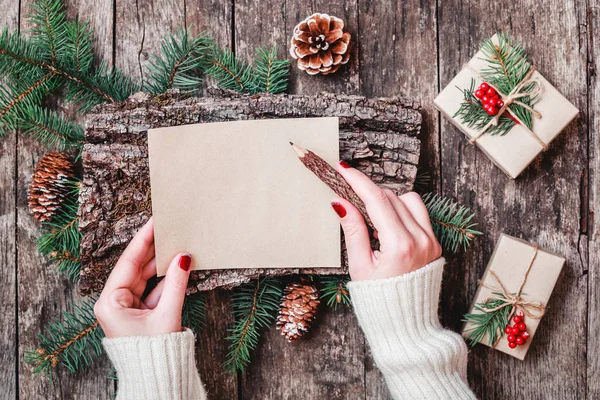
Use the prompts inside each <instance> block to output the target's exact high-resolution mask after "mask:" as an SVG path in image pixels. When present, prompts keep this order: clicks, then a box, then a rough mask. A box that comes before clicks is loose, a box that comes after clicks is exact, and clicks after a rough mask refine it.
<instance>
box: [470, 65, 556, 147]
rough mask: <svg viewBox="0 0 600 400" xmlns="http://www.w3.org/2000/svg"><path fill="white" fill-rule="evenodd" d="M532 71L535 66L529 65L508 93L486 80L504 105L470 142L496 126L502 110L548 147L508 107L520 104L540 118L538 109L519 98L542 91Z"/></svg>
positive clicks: (475, 72)
mask: <svg viewBox="0 0 600 400" xmlns="http://www.w3.org/2000/svg"><path fill="white" fill-rule="evenodd" d="M468 68H469V69H470V70H471V72H473V73H474V74H475V76H477V77H479V78H480V79H481V80H483V78H481V76H480V75H479V73H478V72H477V71H475V70H474V69H473V68H471V67H468ZM534 72H535V67H534V66H533V65H532V66H531V67H529V71H527V74H525V76H524V77H523V79H522V80H521V81H520V82H519V83H518V84H517V85H515V87H514V88H513V90H511V91H510V93H508V94H504V93H502V92H501V91H500V90H499V89H498V88H497V87H495V86H494V85H492V84H490V83H489V82H488V85H489V86H490V87H492V88H494V90H496V93H498V95H499V96H500V98H501V99H502V101H503V102H504V105H503V106H502V107H501V108H500V109H499V110H498V113H497V114H496V115H495V116H494V117H493V118H492V119H491V120H490V122H488V123H487V124H486V125H485V126H484V127H483V128H482V129H481V130H480V131H479V133H478V134H477V135H476V136H473V137H472V138H471V140H470V141H471V143H472V144H475V142H477V140H478V139H479V138H480V137H481V136H483V135H484V134H485V133H486V132H487V131H488V129H490V128H491V127H492V126H498V121H499V120H500V117H501V116H502V115H503V114H504V112H507V113H508V114H509V116H510V117H511V118H512V119H513V121H515V122H516V123H518V124H520V125H521V126H522V127H523V128H524V129H525V130H526V131H527V132H528V133H529V134H530V135H531V137H532V138H533V139H535V141H536V142H538V143H539V144H540V146H542V149H544V151H545V150H547V149H548V145H547V144H546V143H545V142H544V141H543V140H542V139H540V138H539V136H538V135H536V134H535V133H534V132H533V131H532V130H531V129H529V127H528V126H527V125H525V123H524V122H523V121H522V120H521V119H520V118H519V117H518V116H517V114H515V112H514V111H513V110H512V109H511V108H510V106H511V105H513V104H517V105H520V106H521V107H523V108H525V109H527V110H529V111H531V113H532V114H533V115H534V116H535V117H536V118H542V114H540V113H539V112H538V111H536V110H534V109H533V107H531V106H529V105H528V104H525V103H523V102H522V101H520V100H519V99H520V98H522V97H531V98H535V97H537V96H539V95H540V94H541V93H542V84H541V82H540V80H539V79H538V78H537V77H535V78H533V77H532V76H533V73H534ZM529 85H531V87H529V89H528V90H525V88H527V87H528V86H529Z"/></svg>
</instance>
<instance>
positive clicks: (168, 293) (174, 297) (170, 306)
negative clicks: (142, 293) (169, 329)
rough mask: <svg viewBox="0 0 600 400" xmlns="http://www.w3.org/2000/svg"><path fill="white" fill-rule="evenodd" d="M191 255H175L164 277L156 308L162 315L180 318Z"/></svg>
mask: <svg viewBox="0 0 600 400" xmlns="http://www.w3.org/2000/svg"><path fill="white" fill-rule="evenodd" d="M191 264H192V256H191V255H190V253H180V254H178V255H176V256H175V258H174V259H173V261H171V265H169V269H168V270H167V276H166V277H165V279H164V281H165V283H164V287H163V291H162V295H161V296H160V300H159V301H158V305H157V306H156V309H157V310H158V311H159V312H160V313H161V314H162V315H164V316H172V317H176V318H178V319H180V318H181V309H182V308H183V300H184V299H185V290H186V288H187V284H188V278H189V276H190V269H191V268H190V267H191Z"/></svg>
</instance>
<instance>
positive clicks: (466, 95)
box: [452, 33, 539, 136]
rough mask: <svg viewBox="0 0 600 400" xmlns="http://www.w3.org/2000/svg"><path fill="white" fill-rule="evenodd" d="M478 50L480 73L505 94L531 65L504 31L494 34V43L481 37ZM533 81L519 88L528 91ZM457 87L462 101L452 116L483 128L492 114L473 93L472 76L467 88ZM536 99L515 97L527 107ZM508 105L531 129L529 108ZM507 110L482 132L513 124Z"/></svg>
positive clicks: (501, 132) (502, 131)
mask: <svg viewBox="0 0 600 400" xmlns="http://www.w3.org/2000/svg"><path fill="white" fill-rule="evenodd" d="M481 51H482V52H483V54H484V58H482V60H483V61H485V62H486V66H485V67H483V68H482V69H481V71H480V74H481V77H482V78H483V80H484V81H485V82H487V83H490V84H492V85H493V86H494V87H496V88H498V90H500V91H501V92H502V93H503V94H505V95H508V94H509V93H510V92H511V91H512V90H513V89H514V88H515V86H517V85H518V84H519V83H520V82H521V81H522V80H523V78H524V77H525V76H526V75H527V72H528V71H529V69H530V68H531V63H530V62H529V61H528V60H527V53H526V52H525V49H524V48H523V47H522V46H521V45H520V44H519V43H516V42H512V43H511V41H510V39H509V37H508V35H506V34H504V33H499V34H498V44H497V45H496V44H495V43H494V42H493V41H492V39H486V40H484V41H483V42H482V44H481ZM533 85H534V84H529V85H527V86H525V87H524V88H523V89H522V91H524V92H528V91H530V90H531V89H533ZM458 89H459V90H461V91H462V92H463V102H462V103H461V105H460V108H459V109H458V111H457V112H456V113H455V114H454V115H453V116H452V118H456V117H460V118H461V121H462V122H463V123H464V124H465V125H466V126H467V127H469V128H473V129H475V130H478V131H479V130H481V129H483V127H485V126H486V125H487V124H488V123H489V122H490V121H491V120H492V119H493V116H490V115H488V113H487V112H486V111H485V110H484V109H483V106H482V104H481V102H480V100H479V99H477V98H476V97H475V95H474V91H475V80H474V79H472V80H471V86H470V88H469V89H461V88H458ZM538 100H539V96H538V97H534V98H532V97H530V96H525V97H521V98H519V101H520V102H522V103H524V104H527V105H528V106H530V107H531V106H533V105H534V104H535V103H536V102H537V101H538ZM509 107H510V109H511V110H512V111H513V112H514V113H515V115H516V116H517V117H519V119H520V120H521V121H523V123H524V124H525V125H526V126H527V127H528V128H529V129H532V126H533V116H532V113H531V111H529V110H528V109H526V108H525V107H523V106H521V105H518V104H514V103H513V104H511V105H510V106H509ZM507 114H508V113H507V112H505V113H504V114H502V115H501V116H500V118H499V120H498V125H497V126H493V125H492V126H491V127H490V128H489V129H488V130H487V131H486V132H487V133H489V134H490V135H501V136H502V135H506V134H507V133H508V132H509V131H510V130H511V129H512V128H513V126H514V125H515V121H513V120H512V119H511V118H509V117H508V116H507Z"/></svg>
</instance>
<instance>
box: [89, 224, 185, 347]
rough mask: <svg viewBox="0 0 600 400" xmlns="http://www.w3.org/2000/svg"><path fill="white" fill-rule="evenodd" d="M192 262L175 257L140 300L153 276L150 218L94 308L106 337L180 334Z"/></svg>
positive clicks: (130, 245)
mask: <svg viewBox="0 0 600 400" xmlns="http://www.w3.org/2000/svg"><path fill="white" fill-rule="evenodd" d="M191 260H192V259H191V257H190V255H189V254H188V253H180V254H177V255H176V256H175V258H174V259H173V261H172V262H171V265H170V266H169V270H168V271H167V275H166V277H165V279H163V280H162V281H161V282H160V283H159V284H158V285H157V286H156V287H155V288H154V289H153V290H152V292H150V294H148V296H146V298H144V299H142V295H143V293H144V290H145V289H146V283H147V281H148V279H150V278H151V277H153V276H154V275H156V259H155V258H154V223H153V219H152V218H150V220H149V221H148V222H147V223H146V225H144V227H143V228H142V229H140V230H139V232H138V233H137V234H136V235H135V237H134V238H133V239H132V240H131V242H130V243H129V246H127V248H126V249H125V251H124V252H123V254H122V255H121V258H119V261H118V262H117V265H115V267H114V269H113V271H112V272H111V274H110V276H109V278H108V280H107V281H106V285H105V286H104V290H103V291H102V294H101V295H100V298H99V299H98V301H97V302H96V305H95V306H94V313H95V314H96V318H98V321H99V322H100V326H101V327H102V330H103V331H104V334H105V335H106V337H107V338H116V337H123V336H154V335H162V334H166V333H173V332H180V331H181V329H182V328H181V309H182V307H183V300H184V298H185V290H186V288H187V283H188V278H189V274H190V272H189V271H190V264H191Z"/></svg>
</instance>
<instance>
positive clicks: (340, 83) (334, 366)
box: [235, 0, 365, 399]
mask: <svg viewBox="0 0 600 400" xmlns="http://www.w3.org/2000/svg"><path fill="white" fill-rule="evenodd" d="M235 6H236V8H235V30H236V35H235V39H236V46H235V48H236V52H237V53H238V54H240V55H242V56H245V57H251V56H253V52H254V49H255V48H256V47H257V46H265V45H277V46H278V47H279V55H280V57H285V58H289V55H288V54H289V52H288V50H289V40H290V38H291V33H292V31H293V28H294V26H296V24H297V23H298V22H300V21H301V20H303V19H304V18H306V17H307V16H309V15H310V14H312V13H313V12H325V13H328V14H330V15H335V16H338V17H339V18H342V19H343V20H344V21H345V23H346V26H347V27H348V29H349V30H350V32H351V33H352V34H353V35H354V40H355V43H356V35H357V32H358V10H357V2H356V1H333V2H322V1H316V2H309V3H307V2H302V1H297V0H292V1H289V0H288V1H271V2H251V1H248V0H244V1H241V2H239V1H236V2H235ZM357 54H358V46H355V47H354V50H353V54H352V58H351V61H350V62H349V64H347V65H345V66H343V67H342V68H341V69H340V70H339V71H338V72H337V73H336V74H334V75H330V76H309V75H308V74H306V73H305V72H304V71H300V70H298V69H297V67H296V61H295V60H291V78H290V88H289V90H290V92H291V93H298V94H319V93H322V92H324V91H327V92H333V93H358V91H359V79H358V78H359V76H358V56H357ZM341 157H342V158H343V157H348V156H345V155H344V154H342V155H341ZM241 376H242V380H241V382H242V388H241V389H242V398H244V399H246V398H247V399H279V398H296V397H303V398H315V399H318V398H319V399H320V398H326V399H359V398H361V399H362V398H364V397H365V388H364V339H363V335H362V332H361V331H360V328H359V327H358V324H357V322H356V319H355V318H354V316H353V315H352V312H351V311H349V310H345V311H341V312H333V311H331V310H328V309H327V307H326V306H324V305H323V306H322V307H321V311H320V314H319V317H318V321H317V323H316V326H315V327H314V328H312V332H311V334H310V335H309V336H308V337H306V338H303V339H301V340H299V341H298V342H296V343H294V344H289V343H287V342H286V340H285V339H284V338H283V337H281V336H280V335H279V332H278V331H276V330H274V329H270V330H269V331H268V332H267V333H266V334H265V336H264V337H263V340H262V342H261V345H260V348H259V349H258V351H257V352H256V356H255V358H254V360H253V362H252V365H251V366H250V368H249V369H248V370H247V371H246V372H245V373H243V374H242V375H241Z"/></svg>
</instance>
